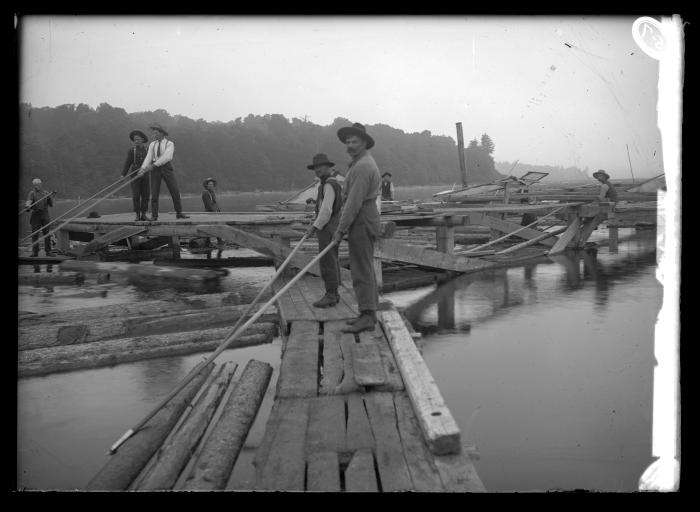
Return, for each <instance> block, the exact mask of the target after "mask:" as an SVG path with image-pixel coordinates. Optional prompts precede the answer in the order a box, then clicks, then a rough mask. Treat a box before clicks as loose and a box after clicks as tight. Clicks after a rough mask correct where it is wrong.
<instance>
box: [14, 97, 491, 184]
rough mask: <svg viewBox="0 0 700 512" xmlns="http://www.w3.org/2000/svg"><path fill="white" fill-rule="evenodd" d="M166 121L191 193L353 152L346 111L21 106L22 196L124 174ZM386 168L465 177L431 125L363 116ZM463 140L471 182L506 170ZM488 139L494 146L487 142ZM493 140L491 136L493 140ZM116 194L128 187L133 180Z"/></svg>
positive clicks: (451, 145)
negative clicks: (323, 116)
mask: <svg viewBox="0 0 700 512" xmlns="http://www.w3.org/2000/svg"><path fill="white" fill-rule="evenodd" d="M153 122H156V123H160V124H161V125H163V126H165V127H166V128H167V129H168V131H169V134H170V139H171V140H172V141H173V142H174V143H175V157H174V159H173V167H174V168H175V172H176V176H177V179H178V183H179V185H180V189H181V191H182V192H184V193H188V192H189V193H192V192H197V191H199V190H201V187H202V181H203V180H204V179H205V178H207V177H209V176H212V177H214V178H216V179H217V181H218V185H217V188H218V189H219V190H220V191H255V190H297V189H300V188H303V187H304V186H306V185H307V184H308V183H310V182H311V180H312V179H313V177H314V176H313V173H311V172H310V171H308V170H307V169H306V165H308V164H309V163H310V162H311V158H312V156H313V155H314V154H316V153H326V154H327V155H328V157H329V158H330V159H331V161H333V162H335V163H336V168H337V169H338V170H340V171H341V172H342V173H345V171H346V169H347V162H348V161H349V157H348V155H347V153H346V152H345V147H344V145H343V144H341V143H340V141H339V140H338V138H337V135H336V133H337V130H338V128H340V127H342V126H348V125H351V124H352V121H350V120H348V119H344V118H342V117H338V118H336V119H335V120H334V121H333V123H332V124H331V125H330V126H321V125H317V124H314V123H312V122H309V121H306V120H302V119H298V118H292V119H287V118H286V117H285V116H283V115H280V114H267V115H263V116H259V115H253V114H250V115H248V116H247V117H245V118H240V117H239V118H237V119H235V120H233V121H229V122H226V123H224V122H217V121H215V122H208V121H205V120H203V119H197V120H194V119H190V118H188V117H186V116H181V115H171V114H169V113H168V112H166V111H165V110H162V109H159V110H155V111H148V112H134V113H128V112H126V111H125V110H124V109H123V108H119V107H112V106H111V105H109V104H107V103H102V104H100V105H99V106H98V107H97V108H94V109H93V108H91V107H90V106H89V105H86V104H82V103H81V104H78V105H74V104H66V105H60V106H58V107H41V108H37V107H32V105H30V104H27V103H23V104H21V105H20V123H19V126H20V159H19V164H20V165H19V166H20V169H19V172H20V191H19V195H20V197H23V196H24V195H26V190H28V188H29V187H30V183H31V179H32V178H34V177H40V178H41V179H42V181H43V182H44V188H45V189H47V190H56V191H58V192H59V194H60V197H63V198H75V197H78V196H83V197H85V196H89V195H92V194H94V193H95V192H97V191H98V190H100V189H102V188H104V187H106V186H107V185H109V184H110V183H113V182H114V181H116V180H117V179H118V178H119V177H120V175H121V170H122V167H123V164H124V160H125V158H126V154H127V151H128V150H129V148H130V147H131V141H130V140H129V138H128V134H129V132H131V130H135V129H139V130H142V131H143V132H145V133H146V134H147V135H149V136H150V130H148V125H149V124H151V123H153ZM365 126H366V128H367V131H368V133H370V134H371V135H372V137H373V138H374V140H375V142H376V145H375V147H374V148H373V149H372V155H373V156H374V158H375V160H376V161H377V164H378V166H379V169H380V171H381V172H384V171H389V172H391V174H392V176H393V181H394V183H395V184H396V185H399V186H401V185H427V184H452V183H455V182H459V181H461V175H460V170H459V159H458V154H457V145H456V142H455V140H454V139H453V138H452V137H447V136H440V135H433V134H431V133H430V131H427V130H426V131H423V132H420V133H418V132H416V133H406V132H404V131H403V130H400V129H397V128H393V127H391V126H388V125H385V124H376V125H365ZM484 135H485V137H486V139H485V138H484V137H482V144H481V145H478V144H477V145H476V148H474V147H472V145H471V144H470V147H469V148H467V149H465V156H466V160H467V166H468V167H467V168H468V173H469V175H468V180H469V184H470V185H471V184H474V183H484V182H489V181H492V180H494V179H498V178H499V177H501V176H500V175H499V173H498V172H497V171H496V169H495V167H494V162H493V157H492V156H491V154H492V153H493V142H492V141H491V140H490V138H488V136H487V135H486V134H484ZM485 141H486V143H487V144H486V145H484V142H485ZM489 144H490V145H489ZM117 195H124V196H128V195H129V189H128V187H125V188H124V189H122V191H120V192H119V193H118V194H117Z"/></svg>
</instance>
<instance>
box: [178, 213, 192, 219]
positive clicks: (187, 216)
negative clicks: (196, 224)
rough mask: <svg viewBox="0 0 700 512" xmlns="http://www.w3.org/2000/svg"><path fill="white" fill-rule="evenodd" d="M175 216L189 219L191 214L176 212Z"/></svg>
mask: <svg viewBox="0 0 700 512" xmlns="http://www.w3.org/2000/svg"><path fill="white" fill-rule="evenodd" d="M175 218H176V219H189V218H190V216H189V215H185V214H184V213H176V214H175Z"/></svg>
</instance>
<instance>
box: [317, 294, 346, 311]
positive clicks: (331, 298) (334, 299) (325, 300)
mask: <svg viewBox="0 0 700 512" xmlns="http://www.w3.org/2000/svg"><path fill="white" fill-rule="evenodd" d="M339 300H340V296H339V295H338V294H337V293H333V292H326V294H325V295H324V296H323V297H321V299H320V300H317V301H316V302H314V303H313V306H314V307H315V308H332V307H333V306H335V305H336V304H338V301H339Z"/></svg>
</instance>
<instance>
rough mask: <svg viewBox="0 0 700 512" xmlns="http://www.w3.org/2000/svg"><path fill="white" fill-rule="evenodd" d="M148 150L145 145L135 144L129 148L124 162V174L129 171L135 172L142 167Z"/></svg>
mask: <svg viewBox="0 0 700 512" xmlns="http://www.w3.org/2000/svg"><path fill="white" fill-rule="evenodd" d="M147 153H148V150H147V149H146V148H145V147H143V146H134V147H133V148H130V149H129V152H128V153H127V154H126V162H124V169H122V176H126V174H127V173H128V172H135V171H138V170H139V169H140V168H141V164H143V159H144V158H146V154H147Z"/></svg>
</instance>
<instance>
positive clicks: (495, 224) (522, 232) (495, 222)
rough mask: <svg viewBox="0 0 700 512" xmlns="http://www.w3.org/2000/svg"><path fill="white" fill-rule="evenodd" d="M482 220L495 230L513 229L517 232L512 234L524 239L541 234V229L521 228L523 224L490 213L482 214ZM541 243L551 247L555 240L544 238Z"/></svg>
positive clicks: (507, 231) (509, 230)
mask: <svg viewBox="0 0 700 512" xmlns="http://www.w3.org/2000/svg"><path fill="white" fill-rule="evenodd" d="M482 222H483V223H484V224H485V225H486V226H489V227H490V228H491V229H495V230H497V231H500V232H502V233H513V232H514V231H517V233H516V234H514V235H513V236H517V237H520V238H524V239H526V240H531V239H533V238H535V237H537V236H540V235H541V234H542V231H540V230H538V229H532V228H525V229H522V228H523V226H521V225H520V224H516V223H515V222H509V221H507V220H503V219H497V218H495V217H493V216H491V215H484V216H483V221H482ZM541 243H542V244H544V245H547V246H549V247H551V246H553V245H554V244H555V241H554V240H550V239H545V240H543V241H542V242H541Z"/></svg>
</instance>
